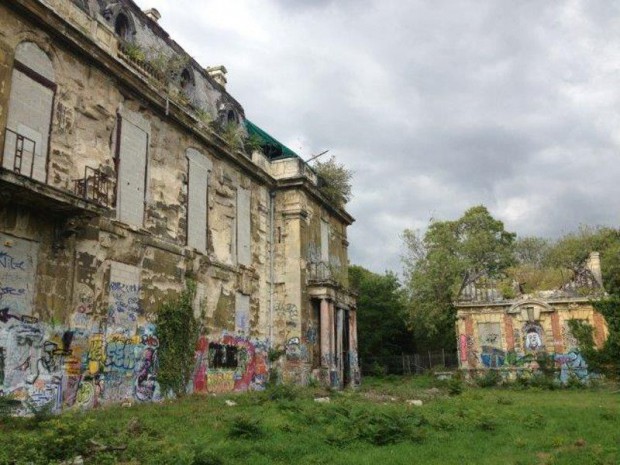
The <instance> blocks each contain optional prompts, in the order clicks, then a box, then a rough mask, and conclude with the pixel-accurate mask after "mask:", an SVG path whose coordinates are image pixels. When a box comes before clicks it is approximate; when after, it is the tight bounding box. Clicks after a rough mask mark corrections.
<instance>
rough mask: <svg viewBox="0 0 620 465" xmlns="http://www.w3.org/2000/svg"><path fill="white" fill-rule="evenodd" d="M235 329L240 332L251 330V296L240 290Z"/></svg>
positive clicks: (236, 300)
mask: <svg viewBox="0 0 620 465" xmlns="http://www.w3.org/2000/svg"><path fill="white" fill-rule="evenodd" d="M235 331H236V332H237V333H239V334H247V333H249V331H250V296H249V295H244V294H241V293H239V292H238V293H237V297H236V299H235Z"/></svg>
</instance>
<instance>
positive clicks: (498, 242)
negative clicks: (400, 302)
mask: <svg viewBox="0 0 620 465" xmlns="http://www.w3.org/2000/svg"><path fill="white" fill-rule="evenodd" d="M403 238H404V242H405V256H404V260H403V261H404V268H405V276H406V279H407V281H406V290H407V296H408V306H409V323H410V325H411V327H412V329H413V331H414V335H415V340H416V348H417V349H418V350H419V349H422V348H424V349H431V348H442V347H443V348H449V347H454V346H455V335H454V334H455V332H454V331H455V330H454V323H455V313H456V311H455V307H454V301H455V300H456V299H457V298H458V296H459V295H460V294H461V292H462V291H463V289H464V288H465V287H466V286H467V285H469V284H471V283H473V282H475V281H477V280H478V279H480V278H482V277H489V278H493V277H497V276H500V275H501V274H502V273H503V272H504V271H505V270H506V269H507V268H508V267H510V266H511V265H512V264H514V261H515V260H514V253H513V252H514V240H515V234H514V233H510V232H507V231H506V230H505V229H504V224H503V223H502V222H501V221H499V220H496V219H495V218H493V217H492V216H491V214H490V213H489V211H488V210H487V209H486V207H484V206H483V205H479V206H475V207H472V208H470V209H469V210H467V211H466V212H465V213H464V214H463V216H462V217H461V218H459V219H458V220H455V221H437V220H431V222H430V224H429V227H428V229H427V231H426V233H425V234H424V237H421V236H420V235H419V234H418V233H416V232H414V231H411V230H405V232H404V234H403Z"/></svg>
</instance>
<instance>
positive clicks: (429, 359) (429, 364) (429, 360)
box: [428, 350, 433, 370]
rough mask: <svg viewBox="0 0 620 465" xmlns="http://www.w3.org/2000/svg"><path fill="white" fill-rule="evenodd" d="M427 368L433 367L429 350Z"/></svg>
mask: <svg viewBox="0 0 620 465" xmlns="http://www.w3.org/2000/svg"><path fill="white" fill-rule="evenodd" d="M428 369H429V370H432V369H433V359H432V358H431V351H430V350H429V351H428Z"/></svg>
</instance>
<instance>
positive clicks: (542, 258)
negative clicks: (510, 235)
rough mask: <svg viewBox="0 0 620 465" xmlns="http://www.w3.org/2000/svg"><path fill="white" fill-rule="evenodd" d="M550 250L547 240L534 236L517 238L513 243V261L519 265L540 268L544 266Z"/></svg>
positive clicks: (549, 242)
mask: <svg viewBox="0 0 620 465" xmlns="http://www.w3.org/2000/svg"><path fill="white" fill-rule="evenodd" d="M550 249H551V241H550V240H549V239H545V238H543V237H536V236H525V237H519V238H518V239H517V240H516V242H515V260H516V261H517V263H518V264H519V265H529V266H532V267H536V268H541V267H543V266H545V262H546V259H547V255H548V254H549V250H550Z"/></svg>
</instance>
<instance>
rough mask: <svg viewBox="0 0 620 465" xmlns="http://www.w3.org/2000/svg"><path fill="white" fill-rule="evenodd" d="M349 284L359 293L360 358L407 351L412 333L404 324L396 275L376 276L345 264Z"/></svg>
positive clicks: (404, 307) (403, 312)
mask: <svg viewBox="0 0 620 465" xmlns="http://www.w3.org/2000/svg"><path fill="white" fill-rule="evenodd" d="M349 283H350V285H351V287H352V288H353V289H354V290H356V291H357V292H358V293H359V297H358V299H357V328H358V341H359V344H358V347H359V356H360V358H361V360H362V361H369V360H372V359H373V358H374V357H386V356H395V355H401V354H402V353H403V352H404V353H411V352H412V351H413V335H412V333H411V332H410V331H409V330H408V329H407V325H406V323H405V319H406V316H407V311H406V302H405V295H404V291H403V289H402V287H401V285H400V283H399V281H398V277H397V276H396V275H395V274H394V273H391V272H386V273H385V274H383V275H380V274H377V273H373V272H371V271H368V270H367V269H365V268H363V267H361V266H355V265H353V266H349ZM376 374H380V373H376Z"/></svg>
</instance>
